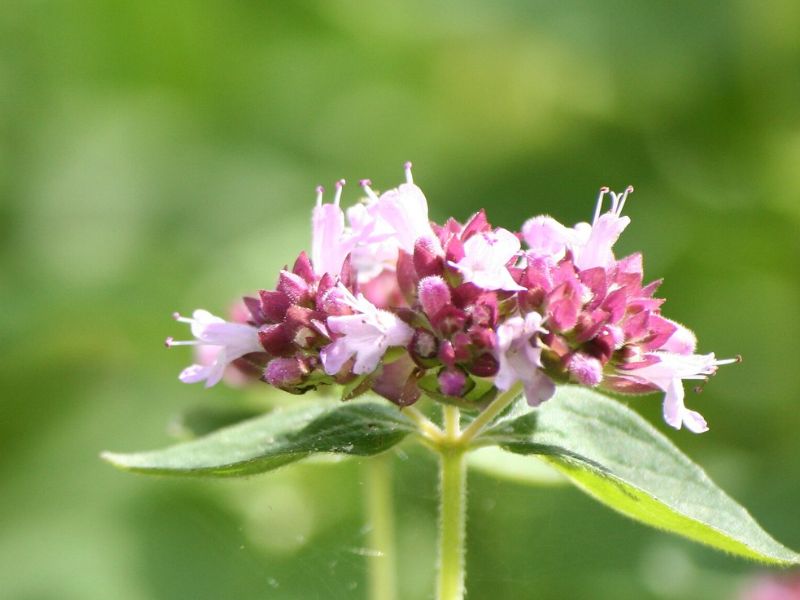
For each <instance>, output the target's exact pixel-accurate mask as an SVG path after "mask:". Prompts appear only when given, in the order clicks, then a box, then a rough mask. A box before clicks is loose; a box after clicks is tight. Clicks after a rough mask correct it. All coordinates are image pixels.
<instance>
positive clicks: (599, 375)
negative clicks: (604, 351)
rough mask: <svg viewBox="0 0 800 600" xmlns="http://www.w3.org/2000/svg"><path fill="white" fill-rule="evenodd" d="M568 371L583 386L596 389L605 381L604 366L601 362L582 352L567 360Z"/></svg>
mask: <svg viewBox="0 0 800 600" xmlns="http://www.w3.org/2000/svg"><path fill="white" fill-rule="evenodd" d="M567 370H568V371H569V373H570V375H572V377H573V378H575V380H576V381H577V382H578V383H581V384H583V385H588V386H591V387H594V386H596V385H598V384H599V383H600V382H601V381H603V365H602V364H601V363H600V361H599V360H597V359H596V358H593V357H591V356H587V355H586V354H582V353H580V352H576V353H574V354H573V355H572V356H570V357H569V358H568V359H567Z"/></svg>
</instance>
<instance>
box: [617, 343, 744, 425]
mask: <svg viewBox="0 0 800 600" xmlns="http://www.w3.org/2000/svg"><path fill="white" fill-rule="evenodd" d="M733 362H736V359H726V360H717V359H716V358H715V356H714V353H713V352H712V353H711V354H676V353H673V352H663V351H657V352H651V353H649V354H646V355H645V356H644V364H645V366H642V367H639V368H635V367H633V366H632V367H631V368H630V370H626V371H622V372H623V373H625V375H626V376H627V377H629V378H630V379H632V380H634V381H640V382H645V383H649V384H652V385H654V386H655V387H657V388H659V389H661V390H663V391H664V392H666V393H665V395H664V420H665V421H666V422H667V424H668V425H670V426H672V427H674V428H675V429H680V428H681V426H682V425H685V426H686V428H687V429H688V430H689V431H692V432H694V433H703V432H704V431H708V425H707V424H706V420H705V419H704V418H703V416H702V415H701V414H700V413H698V412H695V411H693V410H689V409H688V408H686V406H685V405H684V402H683V400H684V395H685V392H684V389H683V380H684V379H699V380H705V379H706V378H707V377H708V376H709V375H713V374H714V373H716V372H717V367H719V366H720V365H727V364H730V363H733Z"/></svg>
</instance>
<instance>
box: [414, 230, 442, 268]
mask: <svg viewBox="0 0 800 600" xmlns="http://www.w3.org/2000/svg"><path fill="white" fill-rule="evenodd" d="M414 268H415V269H416V271H417V276H418V277H429V276H432V275H441V274H442V273H444V259H443V257H442V254H441V250H440V248H439V244H438V242H437V241H436V240H434V239H432V238H427V237H421V238H419V239H418V240H417V241H416V242H415V243H414Z"/></svg>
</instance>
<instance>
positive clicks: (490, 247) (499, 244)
mask: <svg viewBox="0 0 800 600" xmlns="http://www.w3.org/2000/svg"><path fill="white" fill-rule="evenodd" d="M519 249H520V243H519V239H518V238H517V236H515V235H514V234H513V233H511V232H510V231H507V230H505V229H495V230H494V231H485V232H480V233H476V234H475V235H473V236H472V237H470V238H469V239H468V240H467V241H466V242H464V257H463V258H462V259H461V260H459V261H458V262H454V263H451V264H452V266H453V267H455V268H456V269H458V270H459V271H460V272H461V275H462V276H463V277H464V282H465V283H473V284H475V285H476V286H478V287H479V288H482V289H484V290H507V291H518V290H524V289H525V288H524V287H522V286H521V285H519V284H518V283H517V282H516V281H514V278H513V277H511V273H509V271H508V264H509V262H511V260H512V259H513V258H514V257H515V256H517V254H518V253H519Z"/></svg>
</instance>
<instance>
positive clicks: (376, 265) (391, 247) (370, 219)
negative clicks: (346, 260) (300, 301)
mask: <svg viewBox="0 0 800 600" xmlns="http://www.w3.org/2000/svg"><path fill="white" fill-rule="evenodd" d="M405 172H406V183H403V184H401V185H400V186H398V187H397V188H395V189H392V190H389V191H387V192H384V193H383V194H381V195H380V196H378V195H377V194H376V193H375V192H374V191H373V190H372V187H371V185H372V182H371V181H370V180H369V179H363V180H361V187H362V188H363V189H364V192H365V193H366V194H367V198H368V200H367V203H366V204H357V205H356V206H353V207H351V208H350V209H348V211H347V218H348V220H349V221H350V223H351V227H352V228H353V230H354V231H359V232H360V234H359V236H358V240H357V243H356V245H355V248H354V250H353V264H354V266H355V267H356V270H357V271H358V273H359V281H362V282H363V281H367V280H369V279H371V278H373V277H376V276H377V275H379V274H380V273H381V272H382V271H383V270H385V269H394V266H395V263H396V262H397V255H398V251H399V250H404V251H405V252H407V253H409V254H411V253H413V251H414V246H415V244H416V242H417V241H418V240H419V239H420V238H423V239H426V240H429V241H430V242H432V243H433V244H434V245H435V246H438V245H439V241H438V239H437V237H436V235H435V234H434V232H433V229H432V228H431V224H430V221H429V220H428V201H427V200H426V199H425V195H424V194H423V193H422V190H421V189H419V187H417V186H416V185H415V184H414V179H413V177H412V175H411V163H410V162H407V163H406V164H405ZM439 251H440V252H441V249H439Z"/></svg>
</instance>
